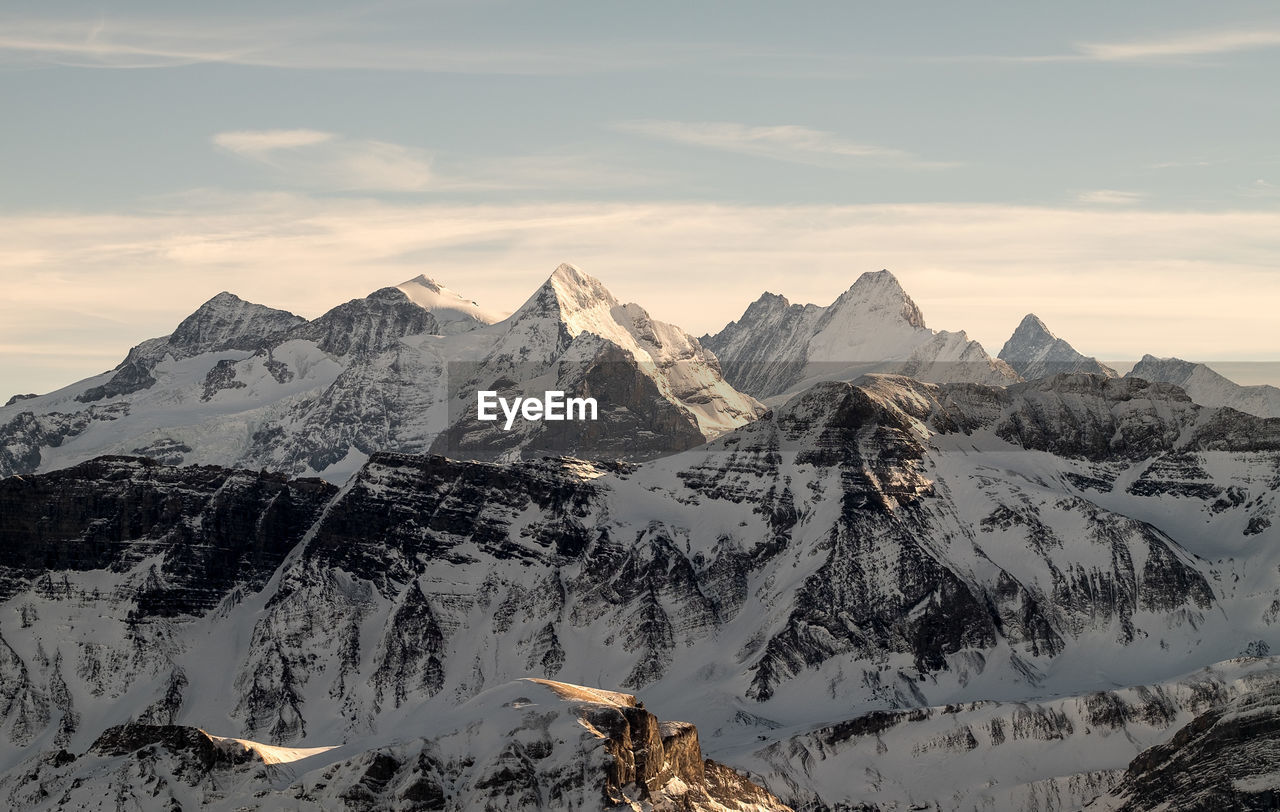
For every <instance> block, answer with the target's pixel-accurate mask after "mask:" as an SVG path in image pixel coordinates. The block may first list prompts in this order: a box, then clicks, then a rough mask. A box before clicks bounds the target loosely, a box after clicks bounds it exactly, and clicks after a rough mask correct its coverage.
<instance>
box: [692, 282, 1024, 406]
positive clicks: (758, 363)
mask: <svg viewBox="0 0 1280 812" xmlns="http://www.w3.org/2000/svg"><path fill="white" fill-rule="evenodd" d="M702 343H703V344H704V345H706V346H707V347H709V348H710V349H711V350H712V351H713V352H715V354H716V356H717V357H719V359H720V364H721V368H722V369H723V370H724V374H725V379H726V380H728V381H729V383H731V384H733V385H734V386H735V387H737V388H738V389H740V390H742V391H743V392H747V393H748V394H751V395H753V396H755V397H758V398H760V399H762V400H765V401H766V402H768V403H776V402H781V401H783V400H785V399H786V395H789V394H794V393H796V392H799V391H801V390H803V389H804V388H806V387H807V386H808V385H810V384H812V383H814V382H816V381H821V380H852V379H854V378H856V377H858V376H859V375H862V374H865V373H868V372H883V373H897V374H902V375H909V376H911V377H913V378H917V379H919V380H923V381H932V382H949V381H973V382H978V383H989V384H996V385H1005V384H1009V383H1014V382H1016V381H1018V380H1019V378H1018V374H1017V373H1016V372H1014V371H1013V369H1012V368H1010V367H1009V365H1008V364H1006V363H1004V362H1003V361H1000V360H999V359H995V358H992V357H991V356H989V355H988V354H987V353H986V351H985V350H983V348H982V345H981V344H979V343H978V342H976V341H971V340H970V339H969V337H968V336H967V335H965V333H964V331H963V330H962V331H960V332H954V333H953V332H948V331H945V330H944V331H937V330H931V329H929V328H928V327H926V326H925V323H924V316H923V315H922V314H921V313H920V308H918V307H916V304H915V302H913V301H912V300H911V297H910V296H908V295H907V293H906V291H904V290H903V289H902V286H901V285H900V284H898V280H897V279H896V278H895V277H894V275H893V274H891V273H889V272H888V271H877V272H874V273H864V274H862V275H861V276H859V277H858V279H857V281H855V282H854V283H853V285H852V286H851V287H850V288H849V289H848V290H847V291H845V292H844V293H842V294H840V296H839V298H837V299H836V300H835V301H834V302H832V303H831V304H830V305H828V306H826V307H819V306H818V305H812V304H809V305H798V304H791V303H790V302H788V301H787V300H786V299H785V298H784V297H782V296H778V295H776V294H773V293H765V294H764V295H763V296H761V297H760V298H759V299H757V300H756V301H755V302H753V303H752V304H751V306H750V307H748V308H747V310H746V312H745V313H743V314H742V317H741V318H740V319H738V320H737V321H735V322H732V323H730V324H729V325H728V326H726V327H725V328H724V329H723V330H721V331H720V332H719V333H717V334H716V335H714V336H711V335H707V336H703V337H702Z"/></svg>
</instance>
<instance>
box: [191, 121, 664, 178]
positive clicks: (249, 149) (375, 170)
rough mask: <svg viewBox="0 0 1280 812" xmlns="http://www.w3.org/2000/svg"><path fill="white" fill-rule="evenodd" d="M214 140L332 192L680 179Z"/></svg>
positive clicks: (607, 166) (354, 145) (255, 139)
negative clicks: (438, 162)
mask: <svg viewBox="0 0 1280 812" xmlns="http://www.w3.org/2000/svg"><path fill="white" fill-rule="evenodd" d="M210 141H211V142H212V143H213V144H214V145H215V146H217V147H218V148H220V149H223V150H226V151H227V152H230V153H232V154H234V155H236V156H237V157H239V158H243V159H246V160H249V161H252V162H254V163H256V164H258V165H261V166H263V167H266V168H269V169H270V170H272V171H274V172H275V173H276V178H277V179H278V180H281V181H284V182H287V183H290V184H292V185H294V186H303V187H308V188H320V189H328V190H333V189H340V190H365V191H400V192H406V191H423V190H426V189H430V190H432V191H437V192H439V191H449V192H490V191H504V190H546V191H559V190H564V189H575V190H583V189H606V188H622V187H643V186H653V185H655V184H658V183H672V182H675V180H676V178H674V177H673V176H671V175H670V174H668V173H662V172H655V171H653V170H643V171H641V170H637V169H629V168H627V167H625V166H617V165H614V164H613V163H611V162H609V161H608V160H606V159H604V158H602V157H597V156H591V155H586V154H574V155H522V156H509V157H486V158H462V159H455V160H454V161H453V162H452V163H451V164H448V165H446V166H445V167H444V169H443V170H442V171H436V169H435V166H434V162H433V160H432V158H431V156H429V155H428V153H427V152H426V151H425V150H422V149H420V148H416V147H409V146H405V145H402V144H393V143H390V142H386V141H376V140H369V139H353V138H346V137H343V136H341V135H338V134H335V133H330V132H323V131H320V130H307V129H298V130H237V131H232V132H223V133H217V134H216V135H214V136H213V137H212V138H210Z"/></svg>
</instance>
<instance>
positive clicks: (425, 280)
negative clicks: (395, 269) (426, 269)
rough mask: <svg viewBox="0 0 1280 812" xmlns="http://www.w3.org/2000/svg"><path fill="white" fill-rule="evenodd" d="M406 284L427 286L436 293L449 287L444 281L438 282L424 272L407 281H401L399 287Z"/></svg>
mask: <svg viewBox="0 0 1280 812" xmlns="http://www.w3.org/2000/svg"><path fill="white" fill-rule="evenodd" d="M405 285H418V286H421V287H424V288H426V289H427V290H430V291H433V292H435V293H439V292H440V291H442V290H446V289H447V288H446V287H445V284H444V283H443V282H437V281H436V280H434V279H432V278H431V277H429V276H427V275H426V274H423V273H420V274H418V275H417V276H415V277H414V278H412V279H410V280H409V281H407V282H401V283H400V285H398V287H403V286H405Z"/></svg>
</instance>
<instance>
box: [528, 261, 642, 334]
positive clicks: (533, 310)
mask: <svg viewBox="0 0 1280 812" xmlns="http://www.w3.org/2000/svg"><path fill="white" fill-rule="evenodd" d="M617 306H618V300H617V299H615V298H614V296H613V294H612V293H610V292H609V289H608V288H606V287H605V286H604V283H603V282H601V281H600V280H599V279H596V278H595V277H594V276H590V275H588V274H585V273H583V272H582V271H580V270H578V269H577V268H576V267H574V266H573V265H570V264H569V263H567V262H563V263H561V264H560V265H559V266H557V267H556V269H555V270H554V271H553V272H552V273H551V276H550V277H548V278H547V281H546V282H544V283H542V287H540V288H538V289H537V290H536V291H534V294H533V295H532V296H530V297H529V300H528V301H527V302H525V303H524V304H523V305H521V307H520V309H519V310H518V311H516V312H517V313H519V314H523V315H526V316H538V317H550V318H555V319H559V320H560V321H562V322H565V324H566V325H567V326H569V328H570V330H571V334H572V335H577V334H578V333H579V332H582V329H581V326H580V325H577V324H576V322H577V321H578V320H579V319H577V318H575V315H576V314H583V313H587V312H591V311H597V310H604V311H606V312H607V311H609V310H612V309H613V308H615V307H617ZM592 332H595V331H592Z"/></svg>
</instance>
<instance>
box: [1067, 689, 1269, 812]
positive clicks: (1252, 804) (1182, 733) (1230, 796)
mask: <svg viewBox="0 0 1280 812" xmlns="http://www.w3.org/2000/svg"><path fill="white" fill-rule="evenodd" d="M1277 765H1280V680H1276V679H1273V680H1272V681H1271V682H1270V683H1269V684H1263V685H1258V686H1256V687H1255V688H1254V690H1252V691H1249V692H1248V693H1244V694H1241V695H1239V696H1237V697H1235V698H1234V699H1233V700H1232V701H1231V702H1229V703H1227V704H1225V705H1222V706H1220V707H1215V708H1213V709H1211V710H1208V711H1205V712H1204V713H1202V714H1200V715H1199V716H1197V717H1196V718H1194V719H1192V720H1191V721H1190V722H1188V723H1187V724H1186V725H1185V726H1183V727H1182V728H1181V729H1180V730H1178V732H1177V733H1176V734H1174V736H1173V738H1171V739H1169V740H1168V741H1167V742H1164V743H1162V744H1158V745H1156V746H1155V747H1152V748H1151V749H1149V750H1147V751H1145V752H1143V753H1142V754H1141V755H1140V756H1138V757H1137V758H1135V759H1134V760H1133V761H1132V762H1131V763H1130V764H1129V768H1128V769H1127V770H1126V771H1125V773H1124V776H1123V778H1122V779H1121V780H1120V782H1119V784H1118V785H1117V786H1116V787H1115V788H1114V789H1113V790H1112V792H1111V793H1109V794H1108V795H1107V796H1105V797H1103V798H1100V799H1098V800H1097V801H1096V802H1094V803H1091V804H1089V805H1088V806H1087V807H1086V808H1087V809H1088V810H1090V812H1093V810H1098V812H1111V811H1113V812H1146V811H1147V810H1151V811H1152V812H1154V810H1167V812H1200V810H1203V811H1204V812H1208V810H1218V809H1233V810H1241V812H1252V811H1253V810H1264V809H1277V808H1280V772H1277Z"/></svg>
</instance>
